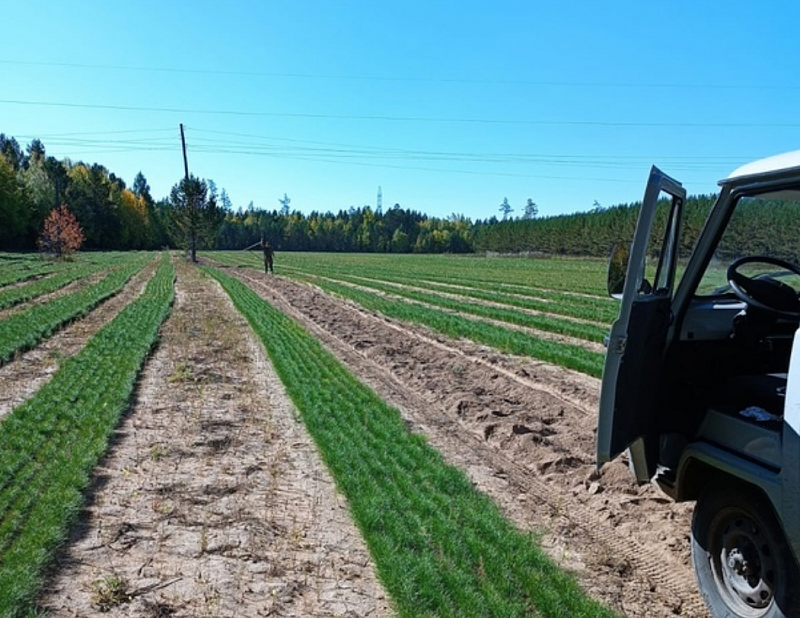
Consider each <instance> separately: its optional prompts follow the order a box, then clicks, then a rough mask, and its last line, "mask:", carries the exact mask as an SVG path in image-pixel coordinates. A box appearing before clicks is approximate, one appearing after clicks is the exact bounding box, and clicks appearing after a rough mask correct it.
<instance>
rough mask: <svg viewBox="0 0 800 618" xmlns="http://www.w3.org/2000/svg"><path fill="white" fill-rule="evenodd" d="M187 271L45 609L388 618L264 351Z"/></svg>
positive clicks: (148, 616)
mask: <svg viewBox="0 0 800 618" xmlns="http://www.w3.org/2000/svg"><path fill="white" fill-rule="evenodd" d="M176 270H177V284H176V299H175V305H174V308H173V311H172V314H171V315H170V317H169V318H168V319H167V321H166V322H165V324H164V326H163V328H162V331H161V333H160V340H159V344H158V347H157V348H156V350H155V352H154V354H153V355H152V357H151V358H150V359H149V360H148V362H147V364H146V366H145V369H144V372H143V374H142V375H141V376H140V380H139V384H138V387H137V395H136V401H135V403H134V405H133V407H132V409H131V411H130V413H129V414H128V416H127V417H126V418H125V419H124V421H123V422H122V424H121V426H120V427H119V429H118V431H117V435H116V439H115V442H114V444H113V446H112V448H111V449H110V450H109V453H108V455H107V456H106V458H105V459H104V460H103V461H102V462H101V464H100V465H99V466H98V468H97V470H96V476H95V479H94V483H93V487H92V492H91V496H90V499H89V500H88V503H87V506H86V508H85V510H84V512H83V514H82V517H81V521H80V523H79V525H78V526H77V527H76V529H75V530H74V532H73V537H72V539H71V542H70V543H69V545H68V547H67V548H66V549H65V550H64V552H63V553H62V556H61V557H60V561H59V562H60V564H59V567H60V568H59V569H58V571H57V572H56V573H54V574H53V576H52V577H51V579H50V580H49V581H48V583H47V585H46V591H45V593H44V594H43V595H42V596H41V598H40V606H41V608H42V609H43V610H46V611H47V615H48V616H53V617H54V618H60V617H71V618H77V617H81V618H93V617H98V618H99V616H101V615H109V614H108V613H106V610H108V611H111V612H113V615H116V616H129V617H130V616H136V617H142V618H153V617H156V616H173V617H186V618H195V617H197V616H214V617H223V618H255V617H257V616H272V615H277V616H285V617H305V616H341V617H342V618H358V617H361V616H373V617H375V618H383V617H388V616H390V615H391V611H390V609H389V607H388V601H387V599H386V595H385V593H384V592H383V590H382V589H381V587H380V585H379V584H378V582H377V579H376V577H375V574H374V571H373V567H372V562H371V559H370V556H369V553H368V551H367V549H366V547H365V545H364V543H363V540H362V539H361V537H360V535H359V533H358V531H357V529H356V528H355V526H354V524H353V523H352V522H351V520H350V518H349V513H348V511H347V506H346V503H345V501H344V498H342V497H341V496H340V495H339V494H338V493H337V491H336V489H335V485H334V483H333V480H332V479H331V477H330V475H329V473H328V472H327V469H326V468H325V466H324V464H323V463H322V461H321V460H320V458H319V455H318V453H317V451H316V448H315V447H314V444H313V441H312V440H311V438H310V436H308V434H307V432H306V431H305V428H304V426H303V424H302V422H301V421H300V420H299V414H298V413H297V411H296V410H295V408H294V407H293V405H292V404H291V402H290V401H289V399H288V397H287V395H286V393H285V390H284V388H283V385H282V384H281V382H280V380H279V379H278V377H277V375H276V374H275V372H274V370H273V368H272V365H271V364H270V363H269V361H268V360H267V358H266V356H265V353H264V350H263V347H262V346H261V345H260V343H258V342H257V340H256V338H255V335H254V334H253V333H252V330H251V329H250V327H249V325H248V324H247V323H246V322H245V320H244V318H242V316H241V315H240V314H239V313H238V312H237V311H236V309H235V308H234V307H233V304H232V303H231V301H230V299H229V298H228V297H227V295H226V294H225V293H224V292H223V291H222V289H221V288H220V287H219V285H218V284H217V283H216V282H215V281H213V280H212V279H211V278H210V277H207V276H205V275H203V274H202V273H201V272H200V271H199V270H198V269H197V268H195V267H193V266H191V265H189V264H186V263H183V262H180V263H177V264H176ZM115 591H116V592H115ZM104 600H105V601H106V606H105V607H104V606H103V601H104Z"/></svg>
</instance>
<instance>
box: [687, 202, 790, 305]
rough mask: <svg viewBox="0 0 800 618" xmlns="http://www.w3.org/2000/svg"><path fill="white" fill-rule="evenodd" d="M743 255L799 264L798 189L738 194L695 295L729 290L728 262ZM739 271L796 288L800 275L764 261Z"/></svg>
mask: <svg viewBox="0 0 800 618" xmlns="http://www.w3.org/2000/svg"><path fill="white" fill-rule="evenodd" d="M745 256H768V257H773V258H778V259H780V260H784V261H787V262H790V263H791V264H798V265H800V192H797V191H792V192H788V191H781V192H776V193H769V194H764V195H756V196H746V197H742V198H740V199H739V200H738V202H737V203H736V206H735V208H734V211H733V214H732V215H731V219H730V221H729V223H728V225H727V227H726V228H725V232H724V233H723V235H722V238H721V239H720V242H719V244H718V245H717V249H716V251H715V252H714V256H713V257H712V258H711V261H710V262H709V264H708V267H707V268H706V271H705V273H704V274H703V278H702V279H701V280H700V285H699V286H698V288H697V295H698V296H717V295H723V294H726V293H727V292H729V291H730V287H729V286H728V279H727V274H726V273H727V269H728V266H729V265H730V264H731V262H733V261H734V260H737V259H739V258H742V257H745ZM740 272H742V274H744V275H747V276H748V277H758V276H759V275H770V276H773V277H777V278H780V280H781V281H784V282H785V283H787V284H788V285H791V286H792V287H794V288H795V289H800V277H798V276H797V275H794V274H791V273H789V272H788V271H785V270H781V269H780V268H777V267H775V266H770V265H768V264H761V263H753V264H746V265H744V266H742V267H741V269H740Z"/></svg>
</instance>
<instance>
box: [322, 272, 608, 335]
mask: <svg viewBox="0 0 800 618" xmlns="http://www.w3.org/2000/svg"><path fill="white" fill-rule="evenodd" d="M314 280H315V283H316V284H317V285H319V286H320V287H325V286H334V287H336V289H337V290H338V291H337V293H338V294H340V295H341V294H343V293H345V294H346V292H345V291H344V290H345V289H346V288H348V287H350V288H351V286H342V285H340V284H338V283H335V282H328V281H326V280H324V279H321V278H318V277H314ZM339 280H340V281H344V282H348V283H351V284H355V285H357V286H359V287H362V288H363V287H366V288H369V289H370V290H377V291H378V292H382V293H386V294H391V295H393V296H399V297H402V298H407V299H409V300H412V301H416V302H419V303H424V304H425V305H428V306H432V307H441V308H442V309H446V310H449V311H458V312H460V313H467V314H470V315H474V316H476V317H482V318H488V319H491V320H496V321H499V322H506V323H508V324H513V325H515V326H524V327H527V328H535V329H537V330H542V331H545V332H551V333H558V334H559V335H566V336H568V337H574V338H576V339H583V340H585V341H591V342H595V343H600V342H602V341H603V337H604V336H605V335H606V334H608V327H607V326H600V325H597V324H588V323H585V322H576V321H574V320H566V319H563V318H559V317H556V316H553V315H549V314H548V315H545V314H543V313H528V312H525V311H520V310H519V309H518V308H516V307H514V306H506V307H498V306H496V305H487V304H486V303H481V302H478V301H471V300H469V298H463V297H462V298H453V297H452V296H442V295H441V294H435V293H428V292H425V291H421V290H420V289H419V288H409V287H400V286H397V285H391V284H385V283H382V282H379V281H373V280H369V281H364V280H363V279H361V278H355V277H339ZM519 305H524V303H521V302H520V303H519ZM527 305H528V306H527V307H524V308H527V309H535V310H538V311H543V310H545V309H548V310H550V311H552V310H553V309H554V307H545V306H543V305H542V303H527ZM554 313H555V312H554Z"/></svg>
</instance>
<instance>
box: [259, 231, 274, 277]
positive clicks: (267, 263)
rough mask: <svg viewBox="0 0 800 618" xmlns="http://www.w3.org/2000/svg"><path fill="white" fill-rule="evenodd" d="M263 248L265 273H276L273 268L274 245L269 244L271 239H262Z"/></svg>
mask: <svg viewBox="0 0 800 618" xmlns="http://www.w3.org/2000/svg"><path fill="white" fill-rule="evenodd" d="M261 250H262V251H263V252H264V274H267V273H273V274H275V271H273V270H272V262H273V256H274V255H275V252H274V251H273V250H272V245H270V244H269V241H266V242H265V241H264V239H261Z"/></svg>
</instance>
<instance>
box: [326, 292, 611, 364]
mask: <svg viewBox="0 0 800 618" xmlns="http://www.w3.org/2000/svg"><path fill="white" fill-rule="evenodd" d="M321 278H322V279H327V280H329V281H332V282H335V283H337V284H339V285H343V286H346V287H350V288H353V289H357V290H360V291H364V292H369V293H370V294H376V295H378V296H382V297H385V298H390V299H392V300H398V301H400V302H404V303H408V304H410V305H417V306H419V307H425V308H426V309H433V310H435V311H441V312H442V313H447V314H449V315H454V316H459V317H463V318H465V319H468V320H474V321H475V322H483V323H485V324H492V325H494V326H502V327H503V328H506V329H508V330H513V331H518V332H522V333H526V334H528V335H531V336H533V337H537V338H539V339H543V340H546V341H553V342H556V343H566V344H568V345H574V346H578V347H580V348H584V349H585V350H586V351H588V352H602V351H605V350H604V348H603V346H602V345H601V344H599V343H594V342H592V341H586V340H585V339H578V338H576V337H570V336H568V335H560V334H558V333H553V332H550V331H544V330H538V329H535V328H528V327H526V326H518V325H516V324H510V323H508V322H503V321H502V320H492V319H490V318H485V317H482V316H478V315H474V314H471V313H468V312H466V311H456V310H454V309H448V308H445V307H439V306H437V305H432V304H429V303H426V302H423V301H421V300H416V299H412V298H407V297H405V296H400V295H395V294H389V293H387V292H384V291H382V290H375V289H374V288H369V287H365V286H360V285H357V284H355V283H348V282H347V281H339V280H338V279H328V278H327V277H321ZM476 303H477V304H484V305H487V306H489V303H485V302H481V301H476ZM498 306H499V305H498ZM505 308H506V309H507V308H508V307H505ZM520 311H521V312H522V313H526V311H525V310H520ZM527 313H529V314H531V315H539V316H544V317H551V318H557V319H558V318H563V317H564V316H560V315H556V314H550V313H543V312H541V311H527ZM564 319H567V320H570V318H564ZM572 321H577V320H575V319H573V320H572Z"/></svg>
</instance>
